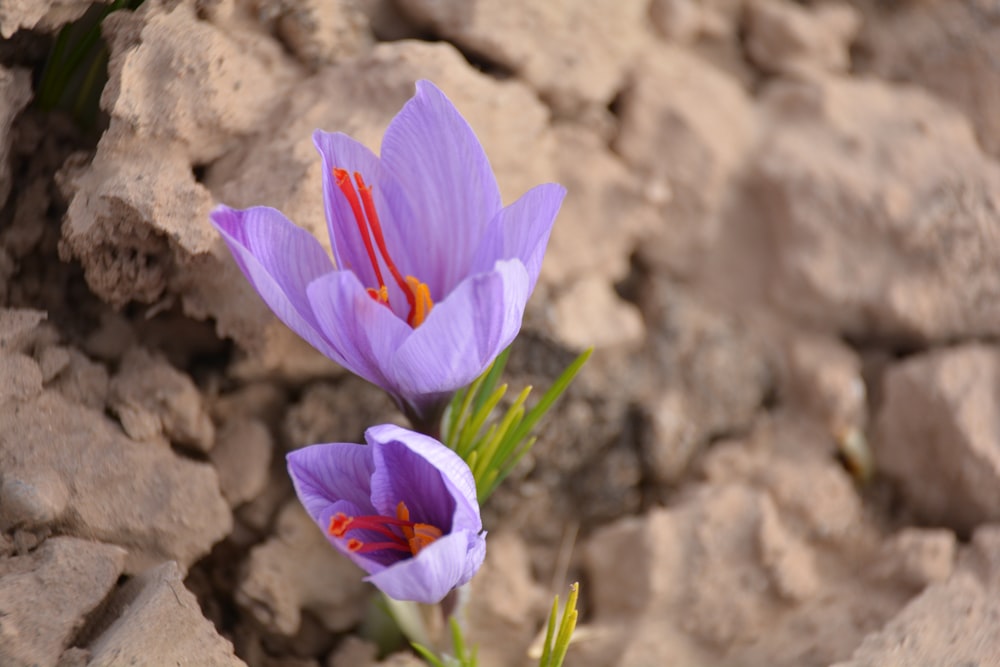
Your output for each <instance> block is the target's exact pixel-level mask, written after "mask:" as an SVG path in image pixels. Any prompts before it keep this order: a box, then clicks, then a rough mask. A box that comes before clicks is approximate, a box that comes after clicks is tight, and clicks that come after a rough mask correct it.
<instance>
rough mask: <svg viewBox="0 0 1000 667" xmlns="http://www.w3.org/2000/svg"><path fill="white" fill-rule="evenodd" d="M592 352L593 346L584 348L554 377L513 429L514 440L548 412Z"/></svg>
mask: <svg viewBox="0 0 1000 667" xmlns="http://www.w3.org/2000/svg"><path fill="white" fill-rule="evenodd" d="M593 352H594V348H592V347H590V348H587V349H586V350H584V351H583V353H581V354H580V356H578V357H577V358H576V359H574V360H573V363H571V364H570V365H569V366H567V367H566V370H564V371H563V372H562V373H561V374H560V375H559V377H558V378H556V381H555V382H554V383H553V384H552V386H551V387H549V388H548V390H547V391H546V392H545V393H544V394H543V395H542V398H541V399H540V400H539V401H538V403H537V404H536V405H535V407H533V408H532V409H531V410H530V411H529V412H528V414H527V415H525V417H524V421H522V422H521V424H520V426H519V427H518V429H517V431H515V432H514V435H513V436H512V437H513V438H514V439H515V440H517V441H520V440H522V439H523V438H524V437H525V436H526V435H528V434H529V433H530V432H531V429H533V428H534V427H535V424H537V423H538V420H539V419H541V418H542V416H543V415H544V414H545V413H546V412H548V410H549V408H551V407H552V405H553V404H554V403H555V402H556V400H558V399H559V397H560V396H562V394H563V392H565V391H566V389H567V388H568V387H569V385H570V383H571V382H572V381H573V378H575V377H576V374H577V373H579V372H580V369H581V368H583V365H584V364H585V363H587V359H590V355H591V354H593Z"/></svg>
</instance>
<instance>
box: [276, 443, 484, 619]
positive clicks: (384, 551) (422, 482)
mask: <svg viewBox="0 0 1000 667" xmlns="http://www.w3.org/2000/svg"><path fill="white" fill-rule="evenodd" d="M365 440H367V441H368V445H367V446H366V445H355V444H350V443H342V442H338V443H332V444H325V445H312V446H309V447H305V448H303V449H299V450H296V451H293V452H291V453H290V454H289V455H288V472H289V473H290V474H291V476H292V482H293V483H294V484H295V492H296V493H297V494H298V496H299V500H301V501H302V504H303V505H304V506H305V508H306V511H307V512H309V514H310V516H312V518H313V520H315V521H316V523H317V524H319V526H320V528H322V529H323V530H324V531H325V532H326V534H327V537H328V539H329V540H330V542H331V543H332V544H333V546H335V547H336V548H337V549H339V550H340V551H341V552H343V553H344V554H346V555H347V557H348V558H350V559H351V560H352V561H354V562H355V563H357V564H358V565H359V566H360V567H361V568H362V569H363V570H365V571H366V572H368V577H367V578H366V581H370V582H371V583H373V584H375V586H377V587H378V588H379V589H380V590H382V592H384V593H385V594H386V595H388V596H389V597H392V598H395V599H397V600H414V601H416V602H424V603H426V604H434V603H437V602H440V601H441V600H442V599H443V598H444V597H445V596H446V595H447V594H448V593H449V592H450V591H451V590H452V589H453V588H455V587H457V586H461V585H462V584H464V583H466V582H467V581H469V579H471V578H472V575H473V574H475V573H476V570H478V569H479V566H480V565H482V563H483V557H484V556H485V555H486V539H485V534H484V533H483V532H482V530H483V523H482V520H481V519H480V516H479V503H478V501H477V500H476V483H475V481H474V480H473V477H472V471H471V470H469V466H468V465H466V463H465V461H463V460H462V459H461V457H459V456H458V454H456V453H455V452H453V451H452V450H450V449H448V448H447V447H445V446H444V445H442V444H441V443H440V442H438V441H437V440H435V439H434V438H431V437H430V436H426V435H422V434H420V433H415V432H413V431H408V430H406V429H404V428H400V427H398V426H393V425H389V424H384V425H382V426H373V427H372V428H370V429H368V431H366V432H365Z"/></svg>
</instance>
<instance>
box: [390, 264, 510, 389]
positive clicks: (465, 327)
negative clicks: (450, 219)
mask: <svg viewBox="0 0 1000 667" xmlns="http://www.w3.org/2000/svg"><path fill="white" fill-rule="evenodd" d="M528 289H529V279H528V272H527V270H525V268H524V265H523V264H521V261H520V260H518V259H511V260H507V261H502V262H497V263H496V265H495V267H494V269H493V271H491V272H489V273H480V274H478V275H474V276H472V277H470V278H467V279H466V280H464V281H463V282H462V283H461V284H459V285H458V287H456V288H455V290H454V291H452V293H451V294H449V295H448V298H446V299H445V300H444V301H442V302H441V303H438V304H436V305H435V306H434V307H433V309H432V310H431V312H430V315H428V316H427V319H426V320H425V321H424V323H423V324H421V325H420V326H419V327H417V328H416V329H415V330H414V331H413V334H412V335H411V336H410V337H409V338H408V339H406V340H405V341H404V342H403V344H402V346H401V347H400V348H399V351H398V352H397V353H396V355H395V357H394V358H393V361H392V368H393V372H394V374H395V377H394V379H395V382H396V384H397V385H398V386H399V387H400V391H401V392H402V394H403V395H404V396H420V395H422V394H432V393H438V392H442V391H454V390H455V389H458V388H460V387H464V386H465V385H467V384H469V383H470V382H472V381H473V380H474V379H475V378H476V377H477V376H478V375H479V374H480V373H482V372H483V371H484V370H485V369H486V367H487V366H488V365H489V364H490V363H491V362H492V361H493V359H495V358H496V356H497V355H498V354H500V352H502V351H503V349H504V348H505V347H507V346H508V345H510V343H511V341H513V340H514V337H515V336H516V335H517V332H518V330H519V329H520V327H521V318H522V316H523V314H524V305H525V303H526V302H527V300H528Z"/></svg>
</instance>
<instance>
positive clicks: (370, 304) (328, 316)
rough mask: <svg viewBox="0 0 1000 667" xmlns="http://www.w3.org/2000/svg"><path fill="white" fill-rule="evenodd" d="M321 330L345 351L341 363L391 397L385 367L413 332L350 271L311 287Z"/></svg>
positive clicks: (309, 291) (329, 276) (393, 387)
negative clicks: (375, 298) (370, 293)
mask: <svg viewBox="0 0 1000 667" xmlns="http://www.w3.org/2000/svg"><path fill="white" fill-rule="evenodd" d="M307 294H308V298H309V304H310V307H311V309H312V311H313V313H315V317H316V320H317V322H318V325H319V328H320V330H321V331H322V332H323V333H324V335H325V336H326V337H327V338H328V339H329V340H331V341H332V342H334V344H336V345H337V347H338V349H340V350H341V351H342V357H343V358H342V359H341V360H340V363H341V364H342V365H343V366H344V367H345V368H347V369H348V370H350V371H351V372H353V373H356V374H357V375H360V376H361V377H363V378H365V379H366V380H368V381H369V382H371V383H373V384H376V385H378V386H380V387H382V388H383V389H385V390H386V391H388V392H389V393H391V394H394V395H396V394H397V387H396V385H395V383H394V381H393V380H392V379H391V378H389V377H387V375H386V374H385V373H384V372H383V367H384V365H385V364H387V363H388V362H389V361H390V360H391V359H392V355H393V354H395V351H396V349H397V348H398V347H399V346H400V345H401V344H402V342H403V341H404V340H405V339H406V337H407V336H409V335H411V332H412V329H410V325H408V324H407V323H406V322H404V321H403V320H401V319H399V318H398V317H396V315H395V314H394V313H393V312H392V311H391V310H389V308H387V307H386V306H385V305H384V304H381V303H378V302H377V301H375V300H374V299H372V298H371V297H370V296H369V295H368V293H367V292H366V291H365V288H364V287H362V285H361V283H360V282H359V281H358V277H357V276H355V275H354V274H353V273H351V272H350V271H335V272H333V273H329V274H327V275H325V276H322V277H321V278H319V279H318V280H315V281H313V282H312V283H310V284H309V287H308V288H307Z"/></svg>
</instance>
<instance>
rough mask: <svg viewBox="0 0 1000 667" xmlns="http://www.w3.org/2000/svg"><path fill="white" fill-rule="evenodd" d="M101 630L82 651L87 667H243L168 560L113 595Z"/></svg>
mask: <svg viewBox="0 0 1000 667" xmlns="http://www.w3.org/2000/svg"><path fill="white" fill-rule="evenodd" d="M106 618H108V621H107V622H108V623H109V624H108V625H107V626H106V627H103V628H102V629H101V631H100V632H99V633H98V634H97V636H96V637H95V638H94V639H93V641H91V642H90V643H89V644H88V646H87V648H88V649H89V651H90V661H89V662H88V663H87V665H88V666H89V667H112V666H113V665H116V664H136V665H141V664H146V663H147V662H148V661H149V659H150V658H151V657H152V656H155V660H156V661H157V662H158V663H159V664H170V665H178V666H179V667H201V666H202V665H204V667H245V665H246V663H244V662H243V661H242V660H240V659H239V658H237V657H236V656H235V655H234V654H233V645H232V644H231V643H230V642H229V641H228V640H227V639H224V638H223V637H221V636H220V635H219V634H218V632H216V630H215V627H214V626H213V625H212V623H211V622H210V621H208V620H207V619H206V618H205V617H204V616H202V613H201V609H200V608H199V606H198V601H197V600H196V599H195V597H194V595H192V594H191V592H190V591H189V590H187V589H186V588H185V587H184V580H183V577H182V574H181V568H180V567H179V566H178V565H177V563H174V562H166V563H163V564H162V565H158V566H156V567H153V568H150V569H149V570H146V571H145V572H143V573H142V574H140V575H138V576H136V577H133V578H132V579H131V580H130V581H129V582H128V583H127V584H125V586H123V587H122V588H121V589H120V590H118V591H117V593H116V594H115V596H114V597H113V598H112V600H111V602H110V607H109V609H108V612H107V613H106Z"/></svg>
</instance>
